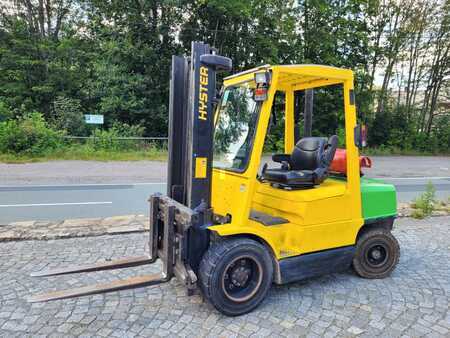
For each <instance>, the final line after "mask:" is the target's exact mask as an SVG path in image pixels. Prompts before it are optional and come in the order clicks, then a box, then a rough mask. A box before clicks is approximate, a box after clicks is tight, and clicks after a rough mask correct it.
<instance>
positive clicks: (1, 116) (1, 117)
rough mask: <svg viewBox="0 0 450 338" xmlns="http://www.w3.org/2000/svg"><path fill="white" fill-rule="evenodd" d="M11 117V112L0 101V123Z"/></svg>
mask: <svg viewBox="0 0 450 338" xmlns="http://www.w3.org/2000/svg"><path fill="white" fill-rule="evenodd" d="M12 117H13V112H12V111H11V109H9V107H8V106H7V105H6V103H5V102H3V101H0V122H3V121H6V120H9V119H11V118H12Z"/></svg>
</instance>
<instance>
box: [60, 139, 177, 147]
mask: <svg viewBox="0 0 450 338" xmlns="http://www.w3.org/2000/svg"><path fill="white" fill-rule="evenodd" d="M64 139H65V140H67V141H68V142H70V143H72V144H77V143H78V144H89V145H92V146H93V147H95V148H102V149H135V150H146V149H149V148H157V149H160V150H167V142H168V137H110V136H64Z"/></svg>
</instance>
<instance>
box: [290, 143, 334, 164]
mask: <svg viewBox="0 0 450 338" xmlns="http://www.w3.org/2000/svg"><path fill="white" fill-rule="evenodd" d="M326 144H327V141H326V139H325V138H323V137H304V138H302V139H301V140H300V141H298V142H297V144H296V145H295V147H294V150H293V151H292V154H291V158H290V161H289V162H290V165H291V168H290V169H291V170H315V169H317V168H319V167H320V165H321V160H322V156H323V152H324V150H325V146H326Z"/></svg>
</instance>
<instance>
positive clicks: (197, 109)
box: [167, 42, 231, 270]
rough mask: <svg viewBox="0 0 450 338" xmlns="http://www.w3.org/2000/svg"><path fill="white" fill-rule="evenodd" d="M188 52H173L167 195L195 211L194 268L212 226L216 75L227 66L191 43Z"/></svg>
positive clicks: (192, 231)
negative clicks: (196, 221) (196, 220)
mask: <svg viewBox="0 0 450 338" xmlns="http://www.w3.org/2000/svg"><path fill="white" fill-rule="evenodd" d="M191 47H192V48H191V55H190V56H187V57H184V56H173V57H172V73H171V80H170V100H169V159H168V161H169V163H168V181H167V196H169V197H170V198H172V199H174V200H175V201H177V202H179V203H181V204H183V205H185V206H186V207H188V208H190V209H192V210H195V211H196V212H198V213H199V218H200V219H199V223H198V225H197V226H193V227H191V228H190V229H189V233H188V239H187V241H188V245H187V248H188V249H187V250H188V261H189V262H190V264H191V266H192V268H193V269H194V270H195V269H196V267H197V266H198V264H199V261H200V259H201V257H202V255H203V253H204V252H205V250H206V249H207V248H208V245H209V235H208V231H206V228H207V227H208V226H210V225H211V224H212V218H213V213H212V209H211V176H212V155H213V133H214V101H215V100H216V73H217V72H218V71H221V70H231V59H229V58H226V57H223V56H219V55H217V54H216V51H215V49H214V48H211V47H210V46H209V45H208V44H205V43H201V42H192V46H191Z"/></svg>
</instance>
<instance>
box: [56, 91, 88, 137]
mask: <svg viewBox="0 0 450 338" xmlns="http://www.w3.org/2000/svg"><path fill="white" fill-rule="evenodd" d="M53 110H54V116H53V119H54V122H53V123H54V125H55V127H56V128H57V129H58V130H65V131H66V132H67V133H68V134H69V135H72V136H84V135H85V134H86V132H87V128H86V122H85V121H84V115H83V112H82V108H81V103H80V100H77V99H72V98H67V97H64V96H58V97H57V98H56V100H55V101H54V102H53Z"/></svg>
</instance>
